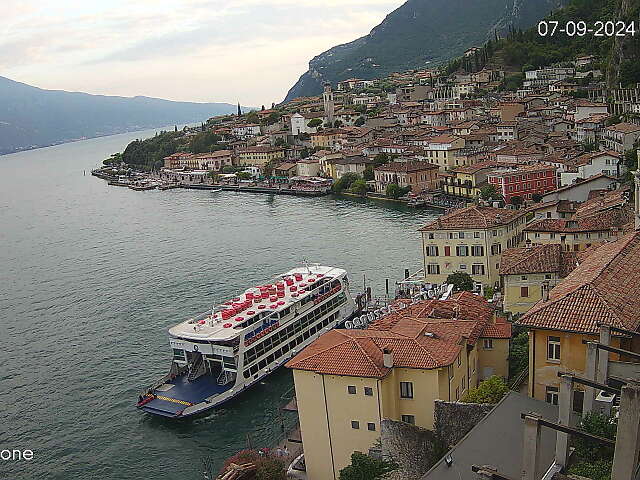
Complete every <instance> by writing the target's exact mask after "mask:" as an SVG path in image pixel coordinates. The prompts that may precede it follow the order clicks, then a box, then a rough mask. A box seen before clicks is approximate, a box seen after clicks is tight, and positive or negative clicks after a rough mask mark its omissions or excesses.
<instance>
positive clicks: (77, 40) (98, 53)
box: [0, 0, 404, 106]
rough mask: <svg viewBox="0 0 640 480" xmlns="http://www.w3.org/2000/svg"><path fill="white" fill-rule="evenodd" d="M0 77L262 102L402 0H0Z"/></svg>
mask: <svg viewBox="0 0 640 480" xmlns="http://www.w3.org/2000/svg"><path fill="white" fill-rule="evenodd" d="M0 3H1V5H2V22H1V24H0V75H2V76H6V77H9V78H11V79H13V80H17V81H20V82H25V83H28V84H30V85H34V86H37V87H41V88H50V89H60V90H72V91H83V92H88V93H99V94H105V95H124V96H134V95H146V96H152V97H160V98H167V99H170V100H188V101H201V102H215V101H221V102H231V103H234V102H236V101H240V102H242V104H243V105H251V106H260V105H262V104H265V105H270V104H271V102H279V101H281V100H282V99H283V98H284V96H285V94H286V92H287V90H288V88H289V87H291V86H292V85H293V84H294V83H295V81H297V79H298V77H299V76H300V75H301V74H302V73H304V72H305V71H306V70H307V67H308V62H309V60H310V59H311V58H312V57H313V56H315V55H317V54H319V53H321V52H323V51H324V50H327V49H328V48H330V47H332V46H334V45H337V44H340V43H345V42H348V41H351V40H354V39H355V38H357V37H359V36H362V35H365V34H367V33H368V32H369V31H370V30H371V29H372V28H373V27H374V26H375V25H377V24H378V23H380V22H381V21H382V20H383V19H384V17H385V16H386V15H387V14H388V13H389V12H391V11H392V10H393V9H395V8H397V7H399V6H400V5H401V4H403V3H404V0H133V1H127V0H46V1H43V0H0Z"/></svg>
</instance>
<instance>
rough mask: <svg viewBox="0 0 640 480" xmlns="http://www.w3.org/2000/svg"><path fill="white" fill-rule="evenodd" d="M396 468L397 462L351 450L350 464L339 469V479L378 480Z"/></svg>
mask: <svg viewBox="0 0 640 480" xmlns="http://www.w3.org/2000/svg"><path fill="white" fill-rule="evenodd" d="M397 469H398V464H396V463H395V462H390V461H388V460H378V459H376V458H371V457H370V456H369V455H365V454H364V453H362V452H353V454H352V455H351V464H350V465H347V466H346V467H344V468H343V469H342V470H340V480H380V479H382V478H383V477H384V476H385V475H387V474H388V473H390V472H393V471H394V470H397Z"/></svg>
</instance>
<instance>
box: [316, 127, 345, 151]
mask: <svg viewBox="0 0 640 480" xmlns="http://www.w3.org/2000/svg"><path fill="white" fill-rule="evenodd" d="M345 136H346V132H345V131H344V130H340V129H337V128H328V129H326V130H320V131H319V132H316V133H312V134H311V146H312V147H314V148H328V149H331V148H333V146H334V145H336V144H337V143H339V141H340V140H341V139H342V138H344V137H345Z"/></svg>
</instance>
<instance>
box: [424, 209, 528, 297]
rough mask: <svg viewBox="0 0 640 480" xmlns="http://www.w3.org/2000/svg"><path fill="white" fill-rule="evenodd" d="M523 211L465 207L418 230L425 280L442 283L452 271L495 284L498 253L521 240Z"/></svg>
mask: <svg viewBox="0 0 640 480" xmlns="http://www.w3.org/2000/svg"><path fill="white" fill-rule="evenodd" d="M525 225H526V212H525V211H524V210H508V209H502V208H492V207H478V206H472V207H466V208H461V209H459V210H455V211H453V212H452V213H449V214H447V215H444V216H442V217H439V218H438V219H437V220H435V221H433V222H431V223H429V224H428V225H425V226H424V227H422V228H421V229H420V232H421V233H422V253H423V258H424V272H425V280H426V281H427V282H431V283H444V282H445V281H446V279H447V277H448V276H449V275H450V274H452V273H455V272H463V273H468V274H469V275H471V277H472V278H473V280H474V281H476V282H478V283H482V284H483V285H490V286H494V285H497V284H498V280H499V270H500V256H501V255H502V252H503V251H504V250H506V249H508V248H513V247H517V246H518V245H519V244H520V242H521V241H522V230H523V229H524V227H525Z"/></svg>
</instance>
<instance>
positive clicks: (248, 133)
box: [231, 123, 260, 138]
mask: <svg viewBox="0 0 640 480" xmlns="http://www.w3.org/2000/svg"><path fill="white" fill-rule="evenodd" d="M231 133H233V134H234V135H235V136H236V137H240V138H248V137H255V136H258V135H260V125H256V124H255V123H248V124H246V125H236V126H235V127H233V128H232V130H231Z"/></svg>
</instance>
